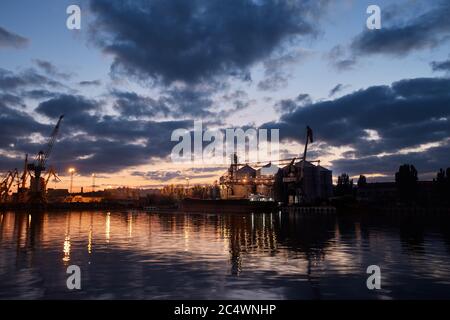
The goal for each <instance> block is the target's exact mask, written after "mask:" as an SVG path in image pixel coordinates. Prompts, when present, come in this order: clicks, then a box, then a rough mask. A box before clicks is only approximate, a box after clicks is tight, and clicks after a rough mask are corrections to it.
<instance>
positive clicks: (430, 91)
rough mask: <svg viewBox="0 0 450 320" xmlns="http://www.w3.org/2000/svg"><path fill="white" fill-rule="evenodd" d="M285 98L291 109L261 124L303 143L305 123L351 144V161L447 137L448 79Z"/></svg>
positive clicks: (323, 136) (329, 139) (330, 139)
mask: <svg viewBox="0 0 450 320" xmlns="http://www.w3.org/2000/svg"><path fill="white" fill-rule="evenodd" d="M289 103H290V104H291V106H290V109H291V110H294V111H292V112H291V113H287V114H284V115H282V116H281V119H280V121H278V122H272V123H268V124H266V125H265V127H268V128H279V129H280V134H281V137H282V138H283V139H291V140H297V141H300V142H303V139H304V128H305V127H306V126H307V125H309V126H311V127H312V128H313V129H314V131H315V137H316V139H317V141H322V142H325V143H327V144H328V145H329V146H336V147H340V146H348V147H351V148H354V150H355V151H354V152H353V153H352V156H353V157H354V158H355V159H356V160H355V161H354V162H356V161H357V159H359V158H364V157H368V156H377V155H379V154H383V153H397V152H398V151H399V150H401V149H408V148H419V147H420V146H421V145H425V144H428V143H439V142H442V141H444V140H445V139H447V138H448V137H449V136H450V79H440V78H436V79H435V78H418V79H406V80H402V81H399V82H395V83H393V84H392V85H391V86H376V87H370V88H368V89H365V90H359V91H356V92H354V93H351V94H348V95H345V96H343V97H340V98H338V99H335V100H330V101H323V102H317V103H313V104H309V105H306V106H301V105H297V103H296V102H295V101H293V100H287V101H284V104H285V105H286V104H289ZM296 105H297V106H296ZM374 136H376V137H377V138H376V139H375V138H374ZM426 153H429V151H427V152H426ZM430 157H432V155H430ZM441 165H444V164H441Z"/></svg>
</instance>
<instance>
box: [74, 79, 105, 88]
mask: <svg viewBox="0 0 450 320" xmlns="http://www.w3.org/2000/svg"><path fill="white" fill-rule="evenodd" d="M78 84H79V85H80V86H82V87H89V86H101V85H102V82H101V81H100V80H85V81H80V82H78Z"/></svg>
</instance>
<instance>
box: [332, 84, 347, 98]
mask: <svg viewBox="0 0 450 320" xmlns="http://www.w3.org/2000/svg"><path fill="white" fill-rule="evenodd" d="M345 88H347V86H346V85H343V84H342V83H339V84H337V85H336V86H335V87H334V88H333V89H331V90H330V93H329V94H328V97H330V98H331V97H333V96H334V95H336V94H337V93H339V92H341V91H342V90H344V89H345Z"/></svg>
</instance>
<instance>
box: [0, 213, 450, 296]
mask: <svg viewBox="0 0 450 320" xmlns="http://www.w3.org/2000/svg"><path fill="white" fill-rule="evenodd" d="M448 222H449V221H448V219H443V218H428V219H425V218H407V217H403V218H399V217H397V218H393V217H391V218H381V217H378V218H374V217H368V216H363V217H352V218H342V217H340V218H337V217H334V216H333V217H301V216H298V215H297V216H295V215H289V214H283V215H281V214H279V213H276V214H254V215H241V214H228V215H217V214H183V213H174V214H149V213H145V212H111V213H107V212H65V213H43V214H33V215H30V214H26V213H3V214H0V298H1V299H10V298H20V299H35V298H44V299H47V298H62V299H411V298H414V299H416V298H418V299H435V298H441V299H442V298H446V299H449V298H450V224H449V223H448ZM74 264H75V265H78V266H80V268H81V278H82V279H81V286H82V288H81V290H74V291H70V290H68V289H67V286H66V279H67V277H68V276H69V275H68V274H66V269H67V267H68V266H69V265H74ZM374 264H375V265H378V266H380V268H381V286H382V288H381V290H374V291H371V290H368V289H367V286H366V280H367V277H368V274H367V273H366V269H367V267H368V266H369V265H374Z"/></svg>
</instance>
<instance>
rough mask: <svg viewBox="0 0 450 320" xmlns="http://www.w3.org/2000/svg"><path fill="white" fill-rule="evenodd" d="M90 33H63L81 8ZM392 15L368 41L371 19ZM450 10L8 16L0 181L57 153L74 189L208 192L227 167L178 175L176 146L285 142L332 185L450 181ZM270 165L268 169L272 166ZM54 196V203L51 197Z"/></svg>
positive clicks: (1, 11) (0, 16)
mask: <svg viewBox="0 0 450 320" xmlns="http://www.w3.org/2000/svg"><path fill="white" fill-rule="evenodd" d="M73 4H75V5H78V6H79V7H80V9H81V29H80V30H70V29H68V28H67V26H66V20H67V19H68V17H69V15H68V14H67V13H66V9H67V7H68V6H69V5H73ZM373 4H375V5H378V6H379V7H380V9H381V29H379V30H369V29H368V28H367V26H366V20H367V19H368V17H369V15H370V14H368V13H367V12H366V10H367V8H368V6H369V5H373ZM449 16H450V3H449V2H448V1H445V0H442V1H441V0H433V1H425V0H423V1H420V0H403V1H364V0H360V1H351V0H341V1H339V0H338V1H328V0H303V1H301V0H229V1H220V0H148V1H144V0H135V1H106V0H96V1H89V0H82V1H65V0H63V1H60V0H58V1H57V0H42V1H39V2H37V1H31V0H15V1H12V0H4V1H1V3H0V109H1V110H2V112H1V116H0V137H1V139H0V171H1V172H3V173H5V172H7V171H8V170H11V169H13V168H21V167H22V166H23V159H24V155H25V153H28V154H29V155H30V156H33V155H35V154H36V153H37V152H38V151H39V150H41V149H42V148H44V147H45V143H46V140H47V137H48V136H49V134H50V132H51V131H52V128H53V126H54V125H55V123H56V121H57V118H58V117H59V115H60V114H64V115H65V118H64V120H63V122H62V125H61V130H60V134H59V136H58V141H57V142H56V144H55V147H54V150H53V152H52V154H51V157H50V159H49V165H52V166H53V167H54V168H55V169H56V170H57V171H58V172H59V175H60V177H61V180H62V181H61V182H60V183H58V184H55V186H56V187H58V188H62V187H67V186H68V183H69V175H68V173H67V170H68V168H71V167H73V168H76V170H77V174H76V177H75V182H74V185H75V186H76V188H79V187H81V186H84V187H85V190H86V189H89V186H90V185H92V180H91V175H92V174H93V173H95V175H96V183H95V184H96V185H98V186H99V187H100V188H104V187H110V186H111V187H115V186H124V185H126V186H134V187H146V188H151V187H160V186H162V185H165V184H172V183H173V184H179V183H185V181H186V178H189V179H190V183H191V184H196V183H199V184H203V183H212V182H213V181H214V180H217V179H218V178H219V176H220V175H221V174H222V173H223V172H224V171H225V170H226V164H223V163H217V164H208V165H204V164H203V163H199V162H194V163H185V164H179V163H174V162H173V161H172V159H171V157H170V155H171V152H172V149H173V147H174V145H175V144H176V143H177V142H174V141H171V135H172V133H173V132H174V130H177V129H187V130H192V129H193V125H194V121H195V120H197V121H199V120H201V121H202V122H203V127H204V129H205V130H206V129H219V130H225V129H227V128H256V129H258V128H259V129H278V130H279V133H280V150H281V153H282V158H284V157H292V156H298V155H299V154H300V153H301V152H302V150H303V144H304V140H305V128H306V126H307V125H309V126H310V127H311V128H312V129H313V131H314V138H315V139H314V143H313V144H311V146H310V152H309V154H308V157H310V158H314V159H320V160H321V164H322V165H323V166H326V167H327V168H329V169H331V170H333V174H334V175H335V176H337V175H339V174H341V173H344V172H345V173H348V174H349V175H350V176H352V177H358V176H359V175H360V174H365V175H367V176H368V177H369V180H371V181H385V180H392V179H393V175H394V174H395V172H396V170H397V169H398V167H399V166H400V165H401V164H403V163H411V164H414V165H415V166H416V168H417V169H418V171H419V178H420V179H424V180H425V179H432V178H433V177H434V176H435V174H436V172H437V171H438V170H439V169H440V168H444V167H449V166H450V163H449V161H448V159H449V155H450V140H449V131H450V123H449V121H450V120H449V115H450V90H449V89H450V78H449V75H450V50H449V48H450V46H449V43H450V19H448V17H449ZM267 160H268V159H267ZM50 187H54V186H53V185H52V186H50Z"/></svg>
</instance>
